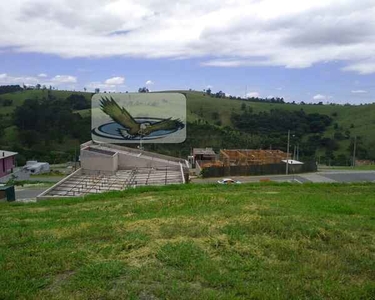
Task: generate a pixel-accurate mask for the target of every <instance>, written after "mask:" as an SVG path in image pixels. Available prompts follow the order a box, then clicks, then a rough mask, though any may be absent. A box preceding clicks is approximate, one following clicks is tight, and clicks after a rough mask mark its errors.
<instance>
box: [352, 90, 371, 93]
mask: <svg viewBox="0 0 375 300" xmlns="http://www.w3.org/2000/svg"><path fill="white" fill-rule="evenodd" d="M366 93H367V91H365V90H354V91H352V94H366Z"/></svg>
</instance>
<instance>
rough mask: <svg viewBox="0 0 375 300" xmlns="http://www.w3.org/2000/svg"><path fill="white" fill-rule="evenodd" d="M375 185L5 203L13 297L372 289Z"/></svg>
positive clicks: (141, 192) (345, 293)
mask: <svg viewBox="0 0 375 300" xmlns="http://www.w3.org/2000/svg"><path fill="white" fill-rule="evenodd" d="M374 194H375V186H374V185H373V184H357V185H347V184H346V185H329V184H326V185H324V184H316V185H309V184H306V185H292V184H255V185H248V184H247V185H241V186H218V185H193V184H190V185H184V186H168V187H162V188H156V187H153V188H147V189H145V188H143V189H142V188H140V189H136V190H128V191H124V192H116V193H110V194H101V195H92V196H88V197H85V199H66V200H59V201H56V200H51V201H44V202H40V203H29V204H20V203H16V204H10V203H0V227H1V230H0V269H1V270H2V271H1V272H0V298H1V299H24V298H27V299H88V298H90V299H372V297H373V295H374V293H375V281H374V278H375V265H374V262H375V252H374V249H375V240H374V233H375V223H374V217H373V216H374V214H375V210H374V205H373V204H374V200H375V199H374Z"/></svg>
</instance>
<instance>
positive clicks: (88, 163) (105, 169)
mask: <svg viewBox="0 0 375 300" xmlns="http://www.w3.org/2000/svg"><path fill="white" fill-rule="evenodd" d="M81 168H82V169H83V170H84V171H85V173H87V174H88V173H91V172H92V173H103V174H114V173H115V172H116V171H117V170H118V154H117V153H116V154H114V155H112V156H111V155H105V154H101V153H96V152H92V151H89V150H81ZM98 171H99V172H98Z"/></svg>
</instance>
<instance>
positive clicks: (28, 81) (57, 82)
mask: <svg viewBox="0 0 375 300" xmlns="http://www.w3.org/2000/svg"><path fill="white" fill-rule="evenodd" d="M39 75H40V74H39ZM39 75H38V76H27V75H21V76H13V75H8V74H6V73H3V74H0V84H9V85H12V84H18V85H21V86H22V85H26V86H35V85H36V84H38V83H39V84H41V85H46V86H49V85H52V86H59V87H65V88H68V87H69V88H70V87H72V86H71V85H67V84H72V83H77V78H76V77H74V76H70V75H56V76H55V77H53V78H46V77H44V76H39ZM73 88H74V86H73Z"/></svg>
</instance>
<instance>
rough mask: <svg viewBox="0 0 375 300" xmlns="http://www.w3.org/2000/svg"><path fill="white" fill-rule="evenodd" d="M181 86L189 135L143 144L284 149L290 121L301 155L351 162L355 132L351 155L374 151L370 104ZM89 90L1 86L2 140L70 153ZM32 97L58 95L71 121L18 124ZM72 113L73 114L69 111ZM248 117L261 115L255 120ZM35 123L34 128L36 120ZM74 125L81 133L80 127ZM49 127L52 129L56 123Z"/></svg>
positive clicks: (5, 144) (373, 155) (27, 151)
mask: <svg viewBox="0 0 375 300" xmlns="http://www.w3.org/2000/svg"><path fill="white" fill-rule="evenodd" d="M180 92H183V93H184V94H185V95H186V96H187V120H188V128H187V130H188V132H187V134H188V136H187V141H186V142H185V143H183V144H180V145H168V146H166V145H147V146H146V147H147V149H151V150H155V151H159V152H162V153H165V154H171V155H178V156H182V157H186V155H188V154H189V153H190V151H191V148H193V147H213V148H215V150H218V149H220V148H263V149H268V148H270V147H272V148H274V149H275V148H278V149H281V150H284V151H285V150H286V144H287V129H286V127H285V126H286V125H287V124H289V123H290V124H293V126H292V128H291V130H292V140H291V147H292V148H291V149H292V150H293V148H294V146H295V145H297V144H298V145H299V146H300V147H299V149H300V158H302V159H305V160H308V159H318V160H319V161H320V162H321V163H324V162H326V163H327V164H332V165H348V164H350V162H351V155H352V152H353V147H354V139H355V137H357V157H359V158H361V159H375V135H373V134H372V133H373V132H374V131H375V115H374V114H375V113H374V112H375V105H360V106H348V105H346V106H343V105H341V106H340V105H308V104H301V105H296V104H288V103H283V102H281V100H277V99H276V100H277V101H276V100H275V101H274V102H270V101H267V102H265V101H263V100H261V99H250V100H249V101H245V100H239V99H229V98H216V96H210V95H207V94H205V93H203V92H195V91H180ZM91 96H92V94H90V93H81V92H69V91H55V90H26V91H17V92H13V93H5V94H1V95H0V106H1V105H3V106H2V107H1V109H0V147H1V148H4V149H9V150H14V151H18V152H20V153H21V155H20V157H19V158H20V161H19V163H20V164H21V163H22V162H24V160H25V158H28V159H31V158H35V159H43V160H48V161H50V162H52V163H58V162H62V161H65V160H67V159H73V156H74V153H75V149H77V147H78V145H79V143H80V142H82V141H83V140H85V139H89V138H90V124H91V122H90V116H91V111H90V108H89V107H90V98H91ZM26 100H27V101H26ZM31 100H34V101H38V102H40V103H44V104H41V107H38V110H45V109H48V108H47V106H46V105H45V104H46V102H47V103H49V105H50V106H51V105H52V104H51V102H53V103H54V104H55V105H54V106H55V107H58V106H59V105H60V104H58V105H57V103H64V104H63V105H60V106H61V107H62V109H61V111H59V110H57V111H56V113H57V114H59V115H64V114H65V117H64V118H63V119H65V120H70V124H75V126H70V127H72V128H71V130H65V129H64V130H59V134H57V135H58V136H57V137H52V136H51V134H47V132H52V128H53V129H56V128H60V127H61V128H62V127H64V126H57V127H56V124H55V122H52V123H51V122H49V123H48V122H47V123H44V126H45V128H50V129H51V130H47V132H46V131H45V130H35V129H32V128H27V129H26V128H23V127H22V126H19V125H20V122H19V119H20V118H21V117H22V118H25V113H23V114H20V111H22V110H23V111H24V112H25V111H29V110H28V109H27V107H25V106H27V104H28V103H29V104H30V101H31ZM35 107H36V106H35ZM67 109H68V110H69V112H68V114H69V117H68V118H67V114H66V113H63V111H64V110H65V112H66V110H67ZM38 114H43V112H32V113H29V114H28V116H30V117H32V116H36V115H38ZM74 114H75V115H76V116H73V115H74ZM79 116H80V117H81V118H79ZM301 116H303V118H301ZM311 116H314V118H311ZM17 118H18V121H17ZM26 118H27V117H26ZM34 119H35V117H34ZM75 119H80V121H79V122H78V121H77V120H75ZM293 119H294V120H293ZM254 120H258V121H259V122H258V121H257V122H256V126H254ZM287 120H290V121H291V122H289V121H288V122H287ZM63 122H64V121H63ZM42 123H43V122H42ZM260 123H261V124H260ZM260 125H261V126H260ZM284 125H285V126H284ZM37 127H38V128H39V129H40V126H37ZM73 127H75V128H73ZM25 131H26V132H25ZM71 131H75V132H76V133H74V134H73V133H72V132H71ZM79 131H81V134H78V132H79ZM54 132H56V133H58V132H57V131H56V130H54ZM51 137H52V138H51ZM47 138H48V139H51V142H50V143H49V144H47V145H46V144H45V140H47Z"/></svg>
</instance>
